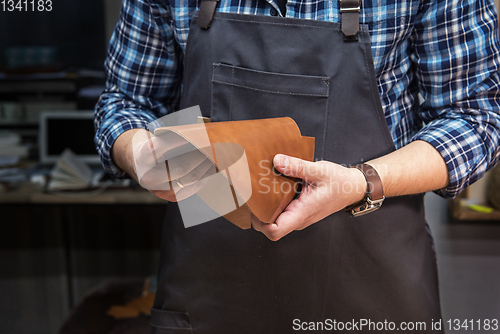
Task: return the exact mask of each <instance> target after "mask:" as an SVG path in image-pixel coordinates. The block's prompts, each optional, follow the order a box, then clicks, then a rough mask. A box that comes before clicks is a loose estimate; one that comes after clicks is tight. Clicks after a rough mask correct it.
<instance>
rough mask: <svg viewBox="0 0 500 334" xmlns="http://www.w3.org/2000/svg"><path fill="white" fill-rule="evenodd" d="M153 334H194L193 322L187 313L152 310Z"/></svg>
mask: <svg viewBox="0 0 500 334" xmlns="http://www.w3.org/2000/svg"><path fill="white" fill-rule="evenodd" d="M151 333H152V334H192V333H193V330H192V327H191V320H190V318H189V314H188V313H187V312H176V311H163V310H158V309H155V308H153V309H151Z"/></svg>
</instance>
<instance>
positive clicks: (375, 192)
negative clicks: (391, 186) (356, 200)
mask: <svg viewBox="0 0 500 334" xmlns="http://www.w3.org/2000/svg"><path fill="white" fill-rule="evenodd" d="M354 167H355V168H357V169H359V170H360V171H361V172H363V174H364V176H365V179H366V183H367V188H366V192H367V194H366V195H367V196H368V197H369V198H370V199H371V200H372V201H377V200H380V199H382V198H384V188H383V187H382V180H381V179H380V176H379V175H378V173H377V170H376V169H375V168H373V167H372V166H370V165H367V164H357V165H356V166H354Z"/></svg>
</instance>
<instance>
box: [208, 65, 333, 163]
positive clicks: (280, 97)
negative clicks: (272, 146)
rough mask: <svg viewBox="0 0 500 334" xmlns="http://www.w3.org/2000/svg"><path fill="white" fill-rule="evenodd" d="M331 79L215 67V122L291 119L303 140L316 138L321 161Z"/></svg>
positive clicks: (212, 117) (213, 108) (232, 67)
mask: <svg viewBox="0 0 500 334" xmlns="http://www.w3.org/2000/svg"><path fill="white" fill-rule="evenodd" d="M329 88H330V78H329V77H322V76H311V75H297V74H283V73H273V72H265V71H258V70H253V69H247V68H243V67H238V66H233V65H227V64H221V63H216V64H213V72H212V105H211V110H210V118H211V120H212V121H214V122H220V121H238V120H248V119H259V118H273V117H284V116H288V117H291V118H292V119H293V120H294V121H295V122H296V123H297V125H298V126H299V128H300V131H301V134H302V135H303V136H311V137H315V138H316V146H315V147H316V148H315V154H314V157H315V160H322V159H323V150H324V140H325V131H326V124H327V116H328V97H329ZM277 135H279V134H277Z"/></svg>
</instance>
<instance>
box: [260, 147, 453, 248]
mask: <svg viewBox="0 0 500 334" xmlns="http://www.w3.org/2000/svg"><path fill="white" fill-rule="evenodd" d="M367 163H368V164H369V165H371V166H372V167H374V168H375V169H376V170H377V172H378V174H379V176H380V179H381V180H382V185H383V188H384V195H385V197H386V198H387V197H393V196H401V195H411V194H418V193H423V192H426V191H432V190H436V189H441V188H444V187H446V186H447V185H448V183H449V180H448V169H447V167H446V163H445V162H444V159H443V157H442V156H441V154H440V153H439V152H438V151H437V150H436V149H435V148H434V147H433V146H432V145H431V144H429V143H427V142H425V141H421V140H417V141H414V142H412V143H410V144H408V145H407V146H405V147H403V148H401V149H399V150H397V151H394V152H392V153H390V154H388V155H385V156H382V157H380V158H377V159H374V160H371V161H368V162H367ZM274 165H275V168H276V169H277V170H278V171H279V172H281V173H283V174H285V175H289V176H293V177H299V178H301V179H303V180H304V184H305V187H304V186H303V189H302V193H301V194H300V197H299V198H298V199H295V200H293V201H292V202H291V203H290V204H289V205H288V207H286V208H285V211H284V212H283V213H281V215H279V216H278V218H277V219H276V221H275V222H274V223H273V224H265V223H262V222H260V221H258V220H257V219H256V218H255V217H252V225H253V227H254V229H256V230H258V231H261V232H262V233H264V234H265V235H266V236H267V237H268V238H269V239H271V240H273V241H276V240H279V239H280V238H282V237H283V236H285V235H287V234H288V233H290V232H292V231H294V230H301V229H304V228H306V227H307V226H309V225H311V224H313V223H316V222H317V221H319V220H321V219H323V218H324V217H326V216H328V215H330V214H332V213H335V212H337V211H339V210H341V209H343V208H344V207H346V206H348V205H351V204H354V203H356V202H357V201H359V200H361V199H362V198H363V195H364V192H365V190H366V180H365V179H364V176H363V174H362V173H361V172H360V171H359V170H357V169H356V168H345V167H342V166H340V165H337V164H335V163H331V162H327V161H318V162H308V161H304V160H301V159H297V158H288V160H287V159H286V157H285V156H283V155H281V154H278V155H276V156H275V157H274ZM381 210H383V206H382V209H381Z"/></svg>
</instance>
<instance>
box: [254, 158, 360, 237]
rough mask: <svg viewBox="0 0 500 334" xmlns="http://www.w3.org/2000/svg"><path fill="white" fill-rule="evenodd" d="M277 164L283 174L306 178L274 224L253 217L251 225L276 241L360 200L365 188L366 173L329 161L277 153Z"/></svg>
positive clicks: (275, 161)
mask: <svg viewBox="0 0 500 334" xmlns="http://www.w3.org/2000/svg"><path fill="white" fill-rule="evenodd" d="M274 167H275V168H276V169H277V170H278V171H279V172H280V173H282V174H284V175H287V176H291V177H297V178H300V179H302V180H303V183H302V192H301V193H300V196H299V198H297V199H295V200H293V201H292V202H291V203H290V204H289V205H288V206H287V207H286V209H285V211H284V212H283V213H281V215H279V216H278V218H277V219H276V221H275V222H274V223H273V224H266V223H263V222H260V221H258V220H257V219H256V218H255V217H252V226H253V228H254V229H255V230H257V231H261V232H262V233H264V234H265V235H266V236H267V237H268V238H269V239H271V240H273V241H276V240H279V239H280V238H282V237H284V236H285V235H287V234H288V233H290V232H292V231H294V230H302V229H304V228H306V227H308V226H309V225H311V224H313V223H316V222H317V221H319V220H321V219H323V218H325V217H327V216H329V215H331V214H332V213H335V212H337V211H339V210H342V209H343V208H345V207H346V206H348V205H350V204H353V203H356V202H357V201H360V200H361V199H362V198H363V196H364V194H365V191H366V180H365V177H364V176H363V173H362V172H360V171H359V170H357V169H356V168H347V167H343V166H341V165H338V164H335V163H333V162H328V161H318V162H309V161H305V160H302V159H299V158H293V157H288V156H284V155H281V154H278V155H276V156H275V157H274Z"/></svg>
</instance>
